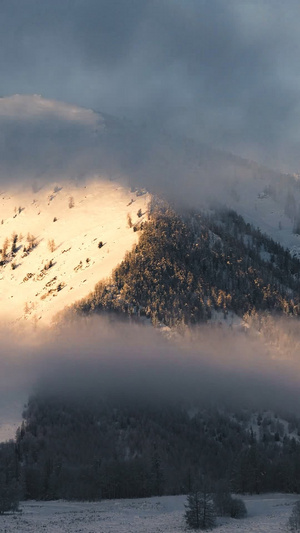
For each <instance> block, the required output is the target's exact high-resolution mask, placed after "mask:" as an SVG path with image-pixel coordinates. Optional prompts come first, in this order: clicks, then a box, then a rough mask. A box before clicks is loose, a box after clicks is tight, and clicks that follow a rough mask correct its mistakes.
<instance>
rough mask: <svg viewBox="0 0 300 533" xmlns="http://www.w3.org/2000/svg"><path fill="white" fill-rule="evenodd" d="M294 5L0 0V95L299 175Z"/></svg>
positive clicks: (276, 0) (221, 0) (228, 0)
mask: <svg viewBox="0 0 300 533" xmlns="http://www.w3.org/2000/svg"><path fill="white" fill-rule="evenodd" d="M299 20H300V5H299V2H297V1H296V0H286V1H285V2H283V1H282V0H113V1H112V0H51V2H49V1H47V0H21V1H20V0H1V1H0V72H1V80H0V95H1V96H9V95H12V94H15V93H20V94H32V93H33V94H41V95H42V96H44V97H46V98H51V99H58V100H62V101H66V102H70V103H73V104H76V105H80V106H85V107H88V108H93V109H95V110H98V111H102V112H106V113H110V114H113V115H116V116H120V117H127V118H130V119H132V120H134V121H138V122H139V123H147V124H152V125H155V126H156V127H157V128H159V129H160V130H161V129H166V130H168V131H173V132H174V131H175V132H176V133H178V132H179V133H183V134H185V135H188V136H189V137H192V138H195V139H197V140H200V141H202V142H206V143H208V144H212V145H213V146H217V147H221V148H223V149H226V150H229V151H231V152H233V153H237V154H239V155H242V156H245V157H247V158H251V159H255V160H258V161H259V162H261V163H265V164H268V165H269V166H271V167H273V168H280V169H282V170H285V171H292V172H294V171H295V172H297V171H299V170H300V150H299V145H300V131H299V127H298V124H299V120H300V90H299V89H300V63H299V56H300V49H299V48H300V41H299V29H298V24H299Z"/></svg>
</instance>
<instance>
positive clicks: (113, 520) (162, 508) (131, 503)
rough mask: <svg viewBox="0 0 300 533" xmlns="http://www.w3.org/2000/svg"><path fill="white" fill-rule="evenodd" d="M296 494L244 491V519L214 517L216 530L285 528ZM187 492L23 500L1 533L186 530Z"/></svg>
mask: <svg viewBox="0 0 300 533" xmlns="http://www.w3.org/2000/svg"><path fill="white" fill-rule="evenodd" d="M298 499H299V496H296V495H292V494H264V495H260V496H246V497H244V498H243V500H244V501H245V503H246V506H247V509H248V517H247V518H246V519H244V520H234V519H230V518H220V519H218V527H217V528H216V529H214V531H215V533H221V532H228V533H229V532H231V533H234V532H235V531H239V532H240V533H242V532H244V533H248V532H255V533H271V532H272V533H276V532H280V531H288V529H287V527H286V523H287V520H288V518H289V516H290V514H291V512H292V506H293V504H294V502H295V501H297V500H298ZM185 501H186V498H185V496H163V497H160V498H147V499H138V500H109V501H102V502H97V503H79V502H65V501H57V502H35V501H30V502H24V503H22V504H21V510H22V512H20V513H16V514H14V515H6V516H1V517H0V532H1V533H33V532H34V533H36V532H41V531H43V532H44V533H59V532H63V533H96V532H97V533H176V532H179V531H181V532H183V531H185V524H184V519H183V513H184V503H185Z"/></svg>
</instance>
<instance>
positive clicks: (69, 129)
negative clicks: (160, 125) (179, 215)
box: [0, 95, 300, 323]
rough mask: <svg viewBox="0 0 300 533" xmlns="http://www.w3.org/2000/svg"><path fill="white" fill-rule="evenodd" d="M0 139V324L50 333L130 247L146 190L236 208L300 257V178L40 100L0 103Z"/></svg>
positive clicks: (181, 202) (178, 200) (198, 206)
mask: <svg viewBox="0 0 300 533" xmlns="http://www.w3.org/2000/svg"><path fill="white" fill-rule="evenodd" d="M0 128H1V136H0V184H2V185H1V190H0V192H1V196H0V208H1V215H0V220H1V224H0V248H1V247H2V252H1V254H2V256H1V258H0V259H1V260H2V265H1V266H0V284H1V285H0V286H1V303H2V305H1V311H0V313H1V315H2V318H3V317H4V316H5V318H6V319H7V318H8V319H9V320H10V321H15V320H18V319H21V318H25V319H26V320H28V319H29V320H33V321H34V322H41V323H50V322H51V320H52V319H53V317H54V315H55V314H56V313H57V312H58V311H60V310H62V308H63V307H64V306H65V305H69V304H72V303H74V302H75V301H77V300H79V299H81V298H83V297H85V296H87V294H88V293H89V292H90V291H91V290H92V289H93V288H94V285H95V283H97V282H98V281H100V280H102V279H105V278H107V277H108V276H109V275H110V274H111V272H112V269H113V268H115V267H116V266H117V265H118V264H119V263H120V262H121V261H122V259H123V258H124V256H125V252H126V251H129V250H130V249H131V248H132V246H133V244H134V243H136V242H137V240H138V232H135V231H133V229H136V228H135V224H137V223H141V222H143V220H145V218H146V213H147V204H148V202H149V198H150V195H149V194H148V193H146V192H145V189H144V186H147V189H148V190H149V191H150V193H151V192H154V193H157V192H158V193H160V194H162V195H163V196H164V197H165V198H166V199H167V200H171V201H173V202H175V204H174V205H176V206H178V207H179V208H180V207H182V206H184V207H185V208H186V207H192V208H194V209H195V210H196V211H198V212H200V211H201V210H202V209H203V208H206V207H207V206H208V205H210V204H218V205H222V206H224V205H225V206H226V207H229V208H233V209H235V210H236V211H237V212H238V213H240V214H241V215H242V216H243V217H244V218H245V220H246V221H247V222H249V223H251V224H253V225H254V226H258V227H259V228H260V229H261V230H262V231H263V232H266V233H267V234H268V235H269V236H270V237H272V238H273V239H274V240H275V241H277V242H279V243H280V244H281V245H283V246H284V247H287V248H289V250H290V251H291V253H292V255H295V256H297V257H298V256H299V255H300V236H299V234H298V232H299V233H300V224H299V213H300V186H299V184H300V182H299V180H298V178H297V176H287V175H282V174H280V173H277V172H275V171H271V170H269V169H267V168H264V167H261V166H259V165H257V164H256V163H253V162H249V161H246V160H243V159H241V158H239V157H235V156H233V155H231V154H226V153H223V152H220V151H217V150H213V149H211V148H208V147H206V146H203V145H199V144H196V143H194V142H193V141H190V140H187V139H182V138H180V137H179V136H175V135H173V136H170V135H167V134H166V133H164V132H163V133H162V132H153V131H152V130H150V129H149V128H146V127H141V126H134V125H133V124H132V123H130V122H129V121H126V120H119V119H115V118H113V117H110V116H108V115H105V114H103V113H96V112H93V111H92V110H88V109H83V108H79V107H76V106H74V105H70V104H65V103H62V102H56V101H54V100H46V99H44V98H42V97H41V96H37V95H32V96H30V95H27V96H26V95H15V96H11V97H6V98H1V99H0ZM8 183H10V184H8ZM128 185H129V186H128ZM130 186H131V187H130ZM136 187H138V189H136ZM132 191H134V192H132ZM137 213H139V215H141V216H138V214H137ZM128 217H130V220H131V222H130V223H129V222H128V220H129V219H128ZM130 226H132V227H130ZM99 243H102V244H103V246H102V247H99ZM262 253H263V252H262ZM265 255H266V258H265V259H266V260H267V259H269V256H268V254H267V253H266V254H265Z"/></svg>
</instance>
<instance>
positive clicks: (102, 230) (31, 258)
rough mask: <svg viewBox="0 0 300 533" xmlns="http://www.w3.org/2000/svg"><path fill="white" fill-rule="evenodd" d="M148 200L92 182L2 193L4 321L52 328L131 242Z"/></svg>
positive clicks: (0, 285)
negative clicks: (61, 311)
mask: <svg viewBox="0 0 300 533" xmlns="http://www.w3.org/2000/svg"><path fill="white" fill-rule="evenodd" d="M148 201H149V195H148V194H147V193H146V192H145V191H140V190H139V191H136V192H131V190H130V189H127V188H125V187H123V186H121V185H120V184H118V183H117V182H115V181H101V180H96V179H95V180H91V181H88V182H85V183H84V184H78V183H75V182H72V181H67V182H61V183H52V184H47V185H43V186H42V187H41V188H38V187H37V186H36V185H34V186H33V187H30V188H28V187H27V188H24V187H23V188H21V187H20V186H19V187H17V186H16V187H15V188H14V189H13V188H5V189H4V188H3V189H1V190H0V248H1V250H2V252H1V253H0V261H1V263H0V265H1V266H0V302H1V305H0V319H1V320H2V322H3V321H5V320H8V321H10V322H15V321H16V320H20V319H26V320H30V321H34V322H39V323H43V324H50V323H51V321H52V319H53V317H54V316H55V314H56V313H57V312H58V311H60V310H62V309H63V308H64V307H65V306H66V305H69V304H72V303H73V302H75V301H76V300H78V299H80V298H82V297H84V296H86V295H87V294H88V293H89V292H90V291H91V290H92V289H93V288H94V285H95V283H97V282H98V281H100V280H101V279H103V278H106V277H107V276H109V275H110V274H111V272H112V269H113V268H114V267H116V266H117V264H118V263H120V262H121V261H122V259H123V257H124V255H125V252H126V251H127V250H130V249H131V248H132V246H133V244H134V243H136V242H137V240H138V235H139V232H138V231H134V225H135V224H138V223H140V222H142V221H143V220H144V219H145V216H146V212H147V204H148ZM139 210H141V212H139V215H141V213H142V215H141V216H138V214H137V213H138V211H139ZM128 215H129V216H130V217H131V220H132V224H133V226H132V227H130V225H131V224H129V223H128ZM13 241H15V244H13Z"/></svg>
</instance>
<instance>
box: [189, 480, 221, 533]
mask: <svg viewBox="0 0 300 533" xmlns="http://www.w3.org/2000/svg"><path fill="white" fill-rule="evenodd" d="M185 508H186V511H185V521H186V524H187V526H188V527H189V528H190V529H202V530H203V529H212V528H213V527H214V526H215V524H216V513H215V508H214V504H213V501H212V495H211V493H210V492H208V491H207V489H206V488H203V489H202V490H194V491H193V492H191V493H190V494H189V495H188V497H187V503H186V504H185Z"/></svg>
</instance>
